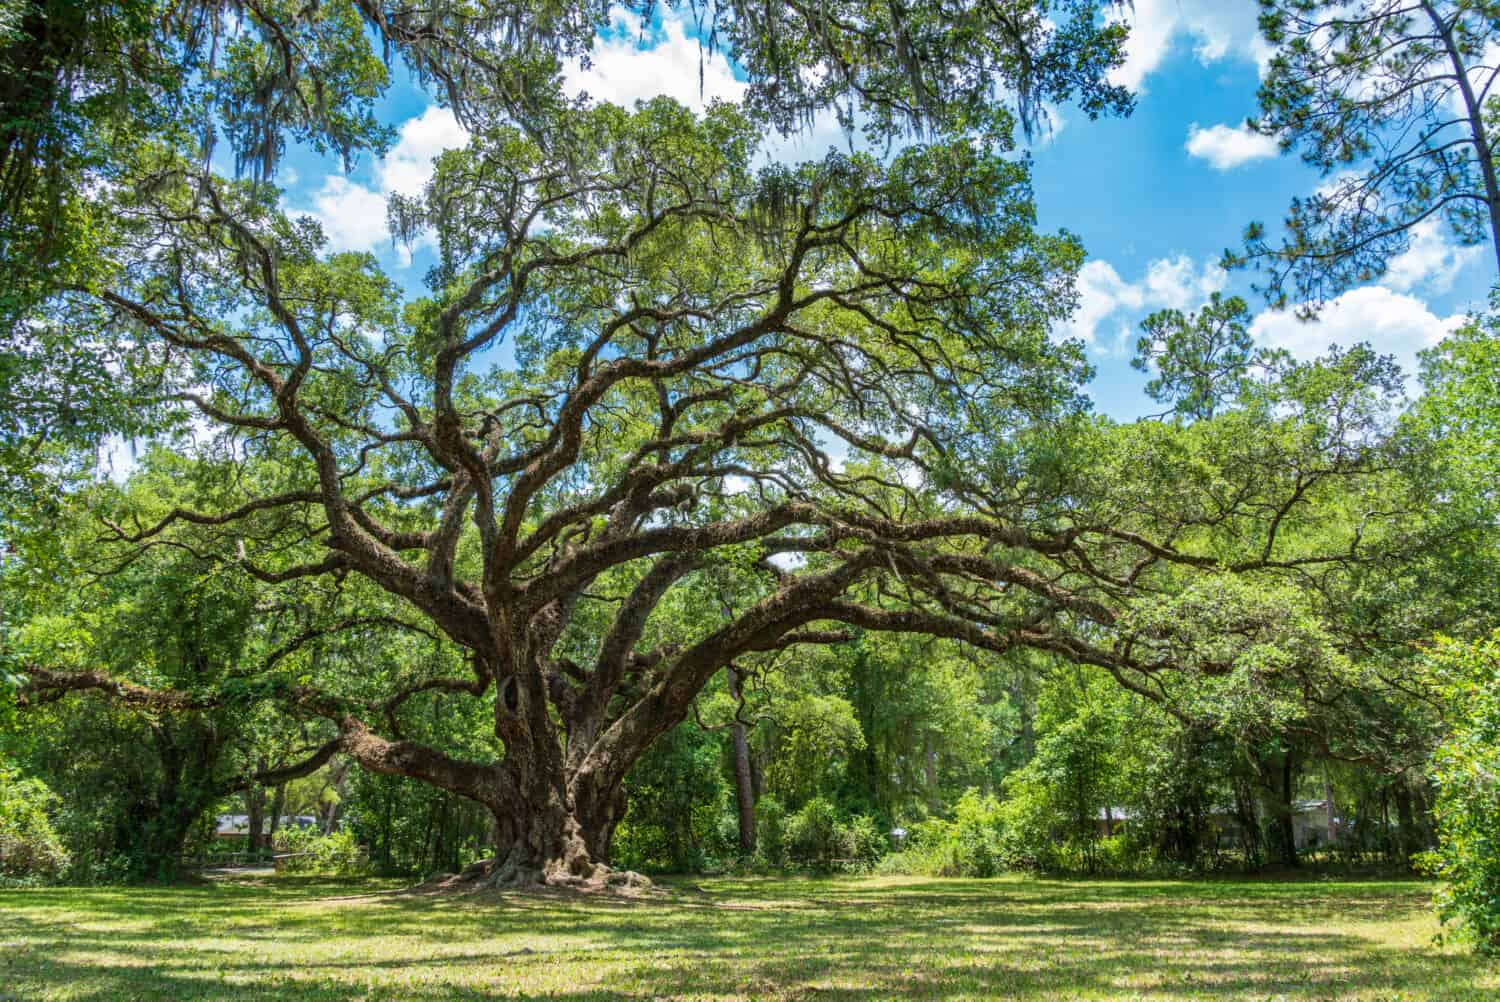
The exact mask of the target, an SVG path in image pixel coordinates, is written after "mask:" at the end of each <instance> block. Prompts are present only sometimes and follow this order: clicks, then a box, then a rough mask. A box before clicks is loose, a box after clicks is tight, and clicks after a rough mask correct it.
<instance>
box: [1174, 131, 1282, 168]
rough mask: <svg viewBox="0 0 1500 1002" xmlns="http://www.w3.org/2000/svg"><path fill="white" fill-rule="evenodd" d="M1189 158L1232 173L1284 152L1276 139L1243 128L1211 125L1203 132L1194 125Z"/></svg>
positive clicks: (1189, 132)
mask: <svg viewBox="0 0 1500 1002" xmlns="http://www.w3.org/2000/svg"><path fill="white" fill-rule="evenodd" d="M1184 148H1185V149H1186V150H1187V151H1188V155H1189V156H1193V157H1197V158H1198V159H1199V160H1207V161H1208V162H1209V163H1210V164H1212V165H1213V166H1214V167H1215V168H1216V169H1218V170H1229V169H1231V168H1234V167H1240V166H1243V165H1244V164H1247V163H1250V162H1252V161H1255V160H1265V159H1267V158H1269V157H1274V156H1276V154H1277V153H1279V152H1280V148H1279V147H1278V146H1277V143H1276V137H1274V136H1263V135H1261V134H1260V133H1258V132H1252V131H1251V130H1249V129H1247V128H1245V127H1244V126H1240V127H1239V128H1237V129H1236V128H1233V127H1231V126H1228V125H1211V126H1209V127H1208V128H1206V129H1200V128H1199V127H1198V123H1197V122H1194V123H1193V124H1192V125H1191V126H1189V127H1188V138H1187V144H1186V146H1185V147H1184Z"/></svg>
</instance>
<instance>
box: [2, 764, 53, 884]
mask: <svg viewBox="0 0 1500 1002" xmlns="http://www.w3.org/2000/svg"><path fill="white" fill-rule="evenodd" d="M55 800H56V797H55V796H54V795H53V793H52V791H51V790H49V789H47V787H46V785H45V784H44V783H42V782H41V781H40V780H35V779H22V778H20V776H19V775H18V774H16V773H15V772H14V771H11V770H7V769H4V768H3V767H0V881H3V882H5V883H10V884H14V883H40V882H43V881H49V880H56V879H57V877H58V875H59V874H60V873H61V872H62V870H63V868H64V867H66V866H67V865H68V853H67V851H66V850H65V849H64V848H63V844H62V840H61V839H59V838H58V837H57V833H56V832H55V831H53V829H52V822H51V819H50V817H49V816H48V811H49V810H50V808H51V807H52V804H53V802H54V801H55Z"/></svg>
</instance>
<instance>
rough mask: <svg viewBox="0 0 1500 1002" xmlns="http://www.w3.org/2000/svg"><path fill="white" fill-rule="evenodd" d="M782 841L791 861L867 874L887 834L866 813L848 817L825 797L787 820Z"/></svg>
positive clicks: (811, 803)
mask: <svg viewBox="0 0 1500 1002" xmlns="http://www.w3.org/2000/svg"><path fill="white" fill-rule="evenodd" d="M779 809H780V808H779V805H777V810H779ZM781 842H782V849H783V853H784V856H785V859H786V862H787V863H788V864H790V865H792V866H801V867H807V868H808V869H813V870H832V869H839V870H844V871H848V872H860V873H863V872H866V871H868V870H869V869H870V868H871V867H872V866H874V865H875V863H876V861H877V860H879V859H880V856H881V854H882V853H883V852H884V851H885V836H884V835H883V834H881V831H880V826H879V825H877V824H876V823H875V821H874V819H872V818H869V817H866V816H864V815H862V814H857V815H855V816H854V817H851V818H848V819H845V817H844V816H843V815H842V814H841V813H840V812H839V810H838V808H836V807H834V805H833V804H832V803H830V802H829V801H828V800H825V799H824V798H822V797H814V798H813V799H812V800H809V801H808V802H807V803H806V804H804V805H803V807H802V809H801V810H800V811H798V812H797V813H796V814H793V815H792V816H791V817H789V818H787V819H786V823H785V825H784V827H783V830H782V839H781Z"/></svg>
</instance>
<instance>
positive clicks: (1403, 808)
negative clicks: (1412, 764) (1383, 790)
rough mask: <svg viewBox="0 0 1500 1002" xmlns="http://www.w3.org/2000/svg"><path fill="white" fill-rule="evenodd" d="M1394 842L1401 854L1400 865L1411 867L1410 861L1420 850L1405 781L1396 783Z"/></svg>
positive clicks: (1409, 792)
mask: <svg viewBox="0 0 1500 1002" xmlns="http://www.w3.org/2000/svg"><path fill="white" fill-rule="evenodd" d="M1395 799H1396V825H1397V828H1396V842H1397V845H1398V847H1399V849H1400V852H1401V863H1402V865H1404V866H1410V865H1411V859H1412V857H1413V856H1414V855H1416V853H1417V851H1418V850H1419V849H1420V848H1421V844H1420V835H1419V834H1418V832H1417V823H1416V817H1415V815H1414V812H1413V811H1412V796H1411V788H1410V787H1409V786H1407V785H1406V781H1405V780H1399V781H1398V782H1397V783H1396V790H1395Z"/></svg>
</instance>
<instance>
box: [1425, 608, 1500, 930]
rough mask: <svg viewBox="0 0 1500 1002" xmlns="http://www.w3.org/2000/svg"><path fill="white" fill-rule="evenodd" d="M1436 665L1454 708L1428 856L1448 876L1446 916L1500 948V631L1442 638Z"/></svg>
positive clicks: (1438, 773)
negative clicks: (1471, 640)
mask: <svg viewBox="0 0 1500 1002" xmlns="http://www.w3.org/2000/svg"><path fill="white" fill-rule="evenodd" d="M1432 665H1433V669H1434V674H1435V678H1436V681H1437V682H1438V684H1439V686H1440V687H1441V690H1442V692H1443V695H1444V697H1445V700H1446V702H1447V703H1448V706H1449V707H1450V710H1451V719H1452V722H1453V725H1452V726H1453V729H1452V732H1451V733H1450V734H1449V736H1448V739H1447V740H1446V741H1445V742H1444V743H1443V746H1442V747H1441V748H1440V749H1439V750H1438V753H1437V757H1436V765H1435V769H1434V772H1433V781H1434V783H1435V784H1436V787H1437V803H1436V805H1435V808H1434V812H1433V813H1434V818H1435V820H1436V822H1437V834H1438V847H1437V850H1436V851H1435V852H1432V853H1429V854H1428V855H1427V857H1426V858H1425V860H1424V862H1425V863H1426V865H1427V868H1428V869H1429V870H1430V871H1431V872H1432V873H1434V874H1435V875H1437V876H1439V877H1441V878H1442V879H1443V880H1445V881H1446V885H1445V887H1444V889H1443V891H1442V892H1441V899H1440V900H1441V913H1442V917H1443V921H1444V922H1445V923H1446V922H1454V923H1457V924H1458V925H1459V926H1460V927H1462V928H1463V929H1465V930H1466V931H1467V932H1468V933H1469V934H1470V935H1472V936H1473V938H1474V941H1475V944H1476V946H1477V947H1478V948H1479V949H1480V950H1481V951H1482V952H1485V953H1490V954H1497V953H1500V631H1497V632H1496V633H1495V634H1494V635H1493V636H1492V637H1490V638H1489V639H1488V640H1485V641H1481V642H1479V643H1476V644H1460V643H1455V642H1452V641H1441V642H1440V643H1439V644H1438V646H1437V648H1436V649H1435V651H1434V653H1433V657H1432Z"/></svg>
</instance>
